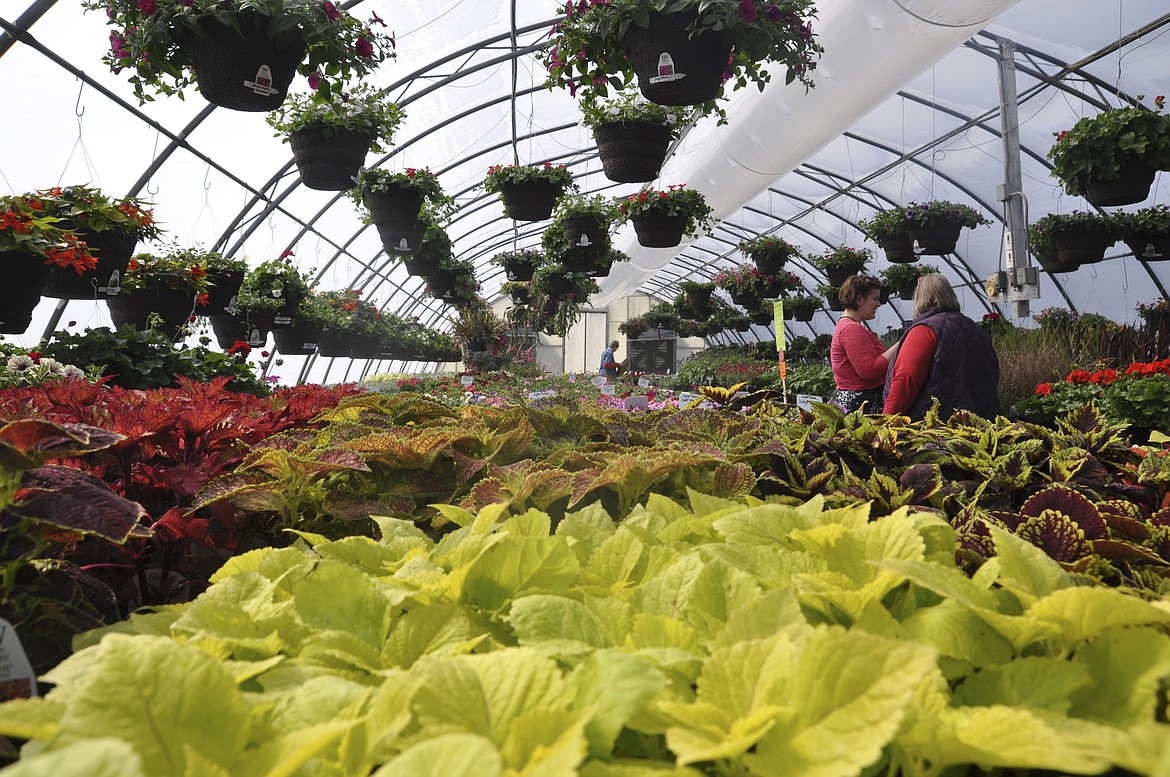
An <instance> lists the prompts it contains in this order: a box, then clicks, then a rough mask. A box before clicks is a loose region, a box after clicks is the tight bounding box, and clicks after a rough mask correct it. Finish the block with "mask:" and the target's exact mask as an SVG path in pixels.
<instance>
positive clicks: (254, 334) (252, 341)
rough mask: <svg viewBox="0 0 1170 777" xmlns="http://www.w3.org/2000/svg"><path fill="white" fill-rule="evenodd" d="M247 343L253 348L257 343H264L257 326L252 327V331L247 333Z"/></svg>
mask: <svg viewBox="0 0 1170 777" xmlns="http://www.w3.org/2000/svg"><path fill="white" fill-rule="evenodd" d="M248 345H250V346H252V347H253V348H254V347H256V346H258V345H264V337H263V336H261V334H260V330H259V329H258V328H257V327H252V331H251V332H249V333H248Z"/></svg>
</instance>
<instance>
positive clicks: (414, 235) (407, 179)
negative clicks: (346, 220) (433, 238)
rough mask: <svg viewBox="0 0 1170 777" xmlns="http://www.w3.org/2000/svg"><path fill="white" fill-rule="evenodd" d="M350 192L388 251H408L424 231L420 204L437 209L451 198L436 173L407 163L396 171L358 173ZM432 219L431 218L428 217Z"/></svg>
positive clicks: (425, 224) (424, 223)
mask: <svg viewBox="0 0 1170 777" xmlns="http://www.w3.org/2000/svg"><path fill="white" fill-rule="evenodd" d="M350 196H351V197H352V198H353V200H354V202H356V203H357V204H358V207H359V208H362V209H363V210H364V214H363V219H364V220H367V221H369V222H371V223H373V225H374V227H375V228H377V230H378V236H379V237H380V238H382V246H383V247H384V248H385V249H386V251H387V252H388V253H392V254H409V253H412V252H413V251H414V250H415V249H416V248H417V247H418V244H419V243H420V242H422V239H423V236H424V235H425V234H426V231H427V226H428V221H427V220H426V219H424V218H420V214H421V213H422V210H423V204H424V203H429V204H430V205H431V206H432V207H434V208H435V209H436V211H437V212H439V213H441V212H442V211H444V210H446V209H449V208H450V207H451V206H452V205H453V200H452V199H451V198H450V197H448V196H447V195H446V194H444V193H443V187H442V186H441V185H440V184H439V179H438V177H437V176H436V175H435V174H434V173H432V172H431V171H430V170H428V169H426V168H415V167H408V168H406V169H405V170H403V171H402V172H400V173H393V172H390V171H389V170H384V169H382V168H373V169H369V168H367V169H364V170H362V171H361V172H360V173H358V180H357V186H355V187H354V188H353V189H351V190H350ZM432 222H433V220H432Z"/></svg>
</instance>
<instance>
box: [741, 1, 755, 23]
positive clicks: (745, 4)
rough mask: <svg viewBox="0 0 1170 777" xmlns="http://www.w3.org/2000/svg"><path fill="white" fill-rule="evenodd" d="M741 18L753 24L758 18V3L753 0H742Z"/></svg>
mask: <svg viewBox="0 0 1170 777" xmlns="http://www.w3.org/2000/svg"><path fill="white" fill-rule="evenodd" d="M739 18H741V19H743V21H744V23H745V24H751V23H752V22H754V21H755V20H756V5H755V3H753V2H752V0H740V3H739Z"/></svg>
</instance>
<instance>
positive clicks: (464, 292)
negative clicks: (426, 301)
mask: <svg viewBox="0 0 1170 777" xmlns="http://www.w3.org/2000/svg"><path fill="white" fill-rule="evenodd" d="M426 285H427V292H428V293H430V295H431V296H432V297H434V298H435V299H440V300H443V301H445V302H452V301H463V300H469V299H471V298H473V297H474V296H475V295H476V294H477V293H478V292H479V283H478V282H477V281H476V280H475V265H474V264H473V263H472V262H471V260H470V259H457V258H456V257H455V256H454V255H453V254H452V255H449V256H445V257H443V259H442V260H441V261H440V262H439V266H438V267H437V268H435V269H434V271H432V272H430V273H429V274H428V275H427V276H426Z"/></svg>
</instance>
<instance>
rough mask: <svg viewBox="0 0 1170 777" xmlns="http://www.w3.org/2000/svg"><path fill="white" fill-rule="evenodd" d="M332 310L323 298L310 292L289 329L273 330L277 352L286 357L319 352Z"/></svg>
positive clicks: (298, 307)
mask: <svg viewBox="0 0 1170 777" xmlns="http://www.w3.org/2000/svg"><path fill="white" fill-rule="evenodd" d="M330 314H331V308H330V306H329V305H328V304H327V303H326V302H325V300H324V299H322V298H321V296H320V295H319V294H318V293H317V292H315V291H313V290H310V291H309V293H308V295H307V296H306V297H305V298H304V299H303V300H301V304H300V305H298V306H297V310H296V312H295V313H293V315H292V323H291V324H289V326H287V327H281V328H279V329H274V330H272V339H273V341H274V343H275V345H276V350H277V351H279V352H280V353H281V354H283V355H285V356H309V355H310V354H312V353H314V352H315V351H316V350H317V343H318V341H319V340H320V339H321V333H322V332H323V331H325V327H326V326H328V325H329V323H330Z"/></svg>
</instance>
